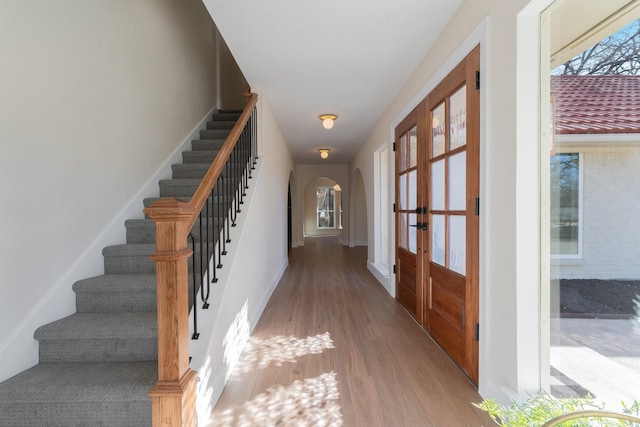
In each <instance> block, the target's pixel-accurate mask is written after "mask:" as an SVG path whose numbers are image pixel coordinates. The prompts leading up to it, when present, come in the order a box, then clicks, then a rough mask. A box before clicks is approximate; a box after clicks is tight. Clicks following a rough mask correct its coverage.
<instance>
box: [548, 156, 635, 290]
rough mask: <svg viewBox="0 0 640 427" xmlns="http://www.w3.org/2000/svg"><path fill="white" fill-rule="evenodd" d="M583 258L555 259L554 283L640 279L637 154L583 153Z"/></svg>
mask: <svg viewBox="0 0 640 427" xmlns="http://www.w3.org/2000/svg"><path fill="white" fill-rule="evenodd" d="M582 167H583V171H582V173H583V174H584V176H583V200H582V202H583V204H582V209H583V224H582V230H581V232H582V233H583V242H582V243H583V248H582V259H579V260H569V259H567V260H552V269H551V277H552V278H553V279H559V278H562V279H621V280H624V279H632V280H638V279H640V263H639V262H638V256H639V255H640V228H638V226H637V224H638V212H640V199H639V198H638V195H637V193H638V186H640V156H639V155H638V150H619V149H617V150H616V151H600V152H598V151H587V152H585V153H584V154H583V163H582Z"/></svg>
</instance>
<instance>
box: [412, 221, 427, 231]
mask: <svg viewBox="0 0 640 427" xmlns="http://www.w3.org/2000/svg"><path fill="white" fill-rule="evenodd" d="M409 227H416V228H417V229H418V230H425V231H427V230H428V229H429V224H427V223H426V222H418V223H417V224H409Z"/></svg>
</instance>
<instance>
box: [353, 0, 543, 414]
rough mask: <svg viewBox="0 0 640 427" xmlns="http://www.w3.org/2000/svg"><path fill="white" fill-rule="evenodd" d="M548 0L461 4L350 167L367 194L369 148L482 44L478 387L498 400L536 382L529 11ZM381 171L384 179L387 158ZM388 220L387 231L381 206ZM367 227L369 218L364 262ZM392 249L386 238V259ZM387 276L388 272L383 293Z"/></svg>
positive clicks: (534, 39) (535, 151)
mask: <svg viewBox="0 0 640 427" xmlns="http://www.w3.org/2000/svg"><path fill="white" fill-rule="evenodd" d="M550 2H551V0H532V1H528V0H466V1H465V2H464V3H463V4H462V6H461V7H460V8H459V10H458V11H457V13H456V15H455V16H454V17H453V19H452V20H451V21H450V22H449V24H448V25H447V27H446V28H445V30H444V32H443V33H442V35H441V36H440V38H439V39H438V41H437V42H436V43H435V44H434V46H433V48H432V49H431V50H430V51H429V52H428V53H427V54H426V56H424V58H423V59H422V61H421V63H420V65H419V66H418V67H417V69H416V70H415V71H414V73H413V74H412V76H411V78H410V79H409V80H408V81H407V83H406V84H405V86H404V88H403V89H402V90H401V92H400V93H399V94H398V96H397V97H396V98H395V99H394V100H393V101H392V102H391V104H390V105H389V106H388V107H387V108H386V110H385V111H384V112H383V114H382V116H381V118H380V120H379V122H378V124H377V126H376V127H375V129H374V130H373V132H372V133H371V135H370V136H369V138H368V139H367V141H366V143H365V144H364V145H363V147H362V148H361V150H360V151H359V152H358V154H357V156H356V158H355V159H354V161H353V162H352V163H351V165H350V170H351V171H354V170H355V169H360V171H361V172H362V175H363V178H364V183H365V187H366V193H367V194H373V193H372V192H373V186H374V175H373V169H374V168H373V161H374V152H375V151H376V150H377V149H378V148H379V147H380V146H381V144H388V145H389V146H390V142H391V141H392V140H393V130H394V128H395V126H396V125H397V124H398V123H399V122H400V121H401V120H402V119H403V118H404V117H406V115H407V114H408V113H409V112H410V111H411V110H412V109H413V108H414V107H415V106H416V105H417V104H418V103H419V102H420V101H421V100H422V99H423V98H424V97H425V96H426V95H427V94H428V93H429V91H430V90H431V89H433V87H435V85H436V84H437V83H439V82H440V81H441V80H442V78H444V76H446V74H447V72H448V71H450V70H451V69H452V68H453V67H454V66H455V65H456V64H457V63H458V62H459V61H460V60H461V59H462V58H463V57H464V56H465V55H466V54H467V53H468V52H469V51H470V50H471V49H472V48H473V47H474V46H475V45H476V44H478V43H480V44H481V70H482V71H481V73H482V74H481V84H482V89H481V183H480V186H481V205H480V206H481V210H480V216H481V231H480V245H481V246H480V252H481V255H480V257H481V259H480V265H481V267H480V322H481V323H480V378H479V391H480V393H481V394H482V395H483V396H491V397H495V398H498V399H500V400H501V401H503V402H507V401H508V399H509V398H511V397H516V396H518V397H526V392H532V393H535V392H537V391H538V390H539V387H540V384H541V382H540V351H541V350H540V339H539V335H540V323H539V314H540V305H539V271H540V260H539V218H538V212H539V204H538V203H539V202H538V200H539V166H538V160H537V159H538V158H539V148H538V147H539V142H538V123H539V121H538V117H539V111H540V107H539V101H538V98H539V96H538V94H539V54H538V52H539V33H538V31H539V28H538V16H539V13H540V12H541V11H542V10H543V9H544V7H546V6H547V5H548V4H549V3H550ZM525 7H527V8H526V10H523V9H524V8H525ZM389 169H390V171H391V176H390V181H389V182H390V184H391V185H392V183H393V182H394V181H393V156H390V165H389ZM392 201H393V200H391V202H392ZM367 209H368V210H369V211H372V210H373V197H367ZM389 218H390V224H389V227H390V229H391V230H393V229H394V228H393V220H394V219H393V215H392V214H391V212H390V211H389ZM373 228H374V224H372V223H369V227H368V235H369V242H370V244H369V255H368V260H369V263H371V262H373V261H374V257H373V254H374V253H375V248H374V245H373V244H372V242H374V239H373V235H374V231H373ZM390 234H391V238H390V242H393V241H394V236H393V231H391V233H390ZM393 250H394V248H393V244H392V243H390V244H389V254H388V257H389V265H393V261H394V260H393V256H394V255H393ZM376 277H379V276H376ZM394 281H395V277H394V276H393V275H391V277H390V278H389V283H384V284H385V286H386V287H387V289H392V286H393V283H394Z"/></svg>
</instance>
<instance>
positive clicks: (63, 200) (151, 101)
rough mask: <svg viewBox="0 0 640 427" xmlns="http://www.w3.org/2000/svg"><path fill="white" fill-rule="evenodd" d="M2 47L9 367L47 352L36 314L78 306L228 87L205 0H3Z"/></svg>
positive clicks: (3, 307) (1, 333)
mask: <svg viewBox="0 0 640 427" xmlns="http://www.w3.org/2000/svg"><path fill="white" fill-rule="evenodd" d="M0 57H1V58H2V66H1V67H0V82H2V84H0V141H2V156H0V199H1V200H2V206H3V209H2V210H1V211H0V223H1V224H3V225H2V227H3V229H2V243H1V244H0V247H1V253H0V271H2V274H3V276H2V285H1V286H0V380H1V379H4V378H7V377H8V376H10V375H12V374H14V373H17V372H18V371H20V370H22V369H24V368H27V367H29V366H31V365H33V364H35V363H36V362H37V343H36V342H35V340H33V338H32V336H33V331H34V330H35V328H36V327H38V326H40V325H42V324H45V323H47V322H49V321H52V320H55V319H58V318H60V317H63V316H64V315H67V314H70V313H72V312H73V311H74V310H75V298H74V295H73V293H72V291H71V286H72V284H73V283H74V281H76V280H78V279H81V278H85V277H90V276H92V275H98V274H101V273H102V272H103V264H102V262H103V260H102V256H101V250H102V246H103V245H104V244H109V243H120V242H123V241H124V225H123V224H122V222H121V221H118V223H115V222H114V221H115V219H117V218H119V217H120V216H121V213H122V210H123V206H134V205H131V204H130V202H131V201H132V198H133V197H134V195H138V196H139V195H140V194H138V193H139V192H140V191H141V189H142V188H146V185H147V184H148V182H147V181H148V179H149V177H150V176H152V175H153V174H154V172H156V171H157V170H158V169H159V168H160V167H161V165H162V164H163V162H164V161H165V160H166V159H167V158H168V157H169V156H170V155H171V154H172V153H173V152H174V151H175V150H176V148H177V147H178V146H179V145H180V143H181V142H182V141H183V140H184V139H185V138H187V137H189V135H190V134H191V132H192V130H193V129H194V127H195V126H197V125H198V123H199V122H200V121H201V120H202V119H203V117H204V116H205V115H206V114H207V113H208V112H209V111H210V110H211V109H212V108H213V107H214V106H215V100H216V97H217V95H216V93H215V92H216V91H215V83H216V76H215V72H216V67H215V61H214V57H215V43H214V26H213V23H212V21H211V18H210V16H209V14H208V13H207V11H206V10H205V8H204V6H203V5H202V3H201V2H200V1H199V0H185V1H162V2H158V1H155V0H138V1H135V2H109V1H107V2H103V1H96V0H88V1H82V2H78V1H71V0H59V1H56V2H40V1H34V0H5V1H3V2H2V13H0ZM156 188H157V184H156ZM156 194H157V193H156ZM135 203H136V206H137V207H136V208H135V214H136V215H138V216H139V217H141V216H142V212H141V211H142V199H141V198H139V199H137V201H136V202H135Z"/></svg>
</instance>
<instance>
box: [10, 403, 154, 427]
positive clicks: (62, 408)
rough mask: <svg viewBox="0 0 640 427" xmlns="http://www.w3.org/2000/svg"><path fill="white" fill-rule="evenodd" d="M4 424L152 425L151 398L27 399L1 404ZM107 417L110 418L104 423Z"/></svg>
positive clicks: (14, 426)
mask: <svg viewBox="0 0 640 427" xmlns="http://www.w3.org/2000/svg"><path fill="white" fill-rule="evenodd" d="M0 420H2V426H3V427H25V426H105V425H110V426H119V427H134V426H135V427H139V426H150V425H151V398H148V399H144V400H125V401H108V402H103V401H77V402H71V403H67V402H25V403H22V402H20V403H13V404H7V405H0ZM105 420H108V421H107V422H106V423H105Z"/></svg>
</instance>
